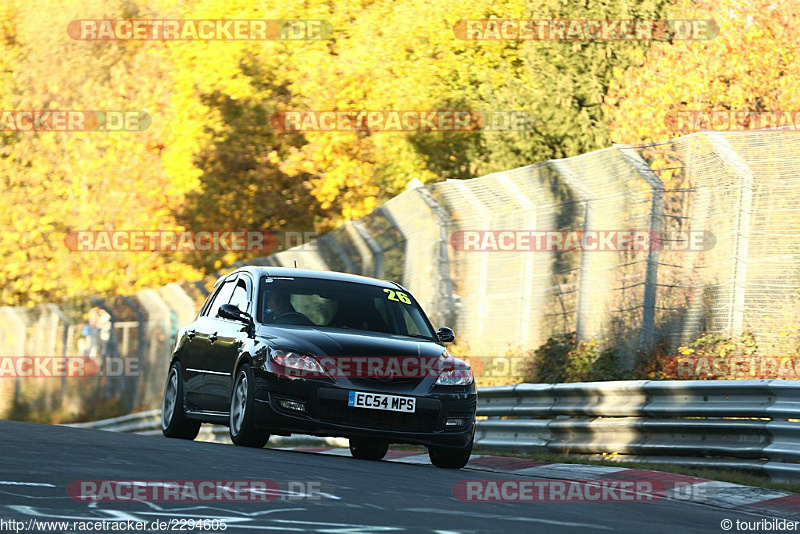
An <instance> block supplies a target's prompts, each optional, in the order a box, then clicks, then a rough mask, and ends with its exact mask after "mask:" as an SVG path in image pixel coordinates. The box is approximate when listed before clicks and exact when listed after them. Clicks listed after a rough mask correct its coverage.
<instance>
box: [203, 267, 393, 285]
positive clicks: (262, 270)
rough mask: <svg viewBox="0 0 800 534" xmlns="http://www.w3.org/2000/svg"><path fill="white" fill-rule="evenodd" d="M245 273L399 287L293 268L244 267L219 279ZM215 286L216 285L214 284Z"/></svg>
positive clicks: (347, 274)
mask: <svg viewBox="0 0 800 534" xmlns="http://www.w3.org/2000/svg"><path fill="white" fill-rule="evenodd" d="M241 272H246V273H250V274H251V275H253V276H254V277H256V278H259V277H261V276H286V277H292V278H314V279H317V280H336V281H339V282H352V283H356V284H368V285H372V286H379V287H388V288H392V289H396V288H398V287H401V286H400V284H397V283H396V282H390V281H387V280H380V279H378V278H370V277H369V276H361V275H358V274H350V273H340V272H336V271H318V270H314V269H297V268H294V267H261V266H253V265H251V266H245V267H240V268H238V269H236V270H235V271H232V272H231V273H229V274H227V275H225V276H223V277H221V278H220V279H221V280H224V279H225V278H227V277H228V276H230V275H231V274H234V273H241ZM215 285H216V284H215Z"/></svg>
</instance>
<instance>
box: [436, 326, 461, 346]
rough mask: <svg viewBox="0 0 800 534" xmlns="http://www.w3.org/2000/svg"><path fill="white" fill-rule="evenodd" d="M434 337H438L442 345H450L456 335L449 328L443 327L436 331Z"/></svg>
mask: <svg viewBox="0 0 800 534" xmlns="http://www.w3.org/2000/svg"><path fill="white" fill-rule="evenodd" d="M436 337H438V338H439V341H441V342H442V343H452V342H453V341H455V339H456V334H455V332H453V330H452V329H451V328H447V327H446V326H443V327H442V328H440V329H439V330H437V331H436Z"/></svg>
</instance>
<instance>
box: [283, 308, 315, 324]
mask: <svg viewBox="0 0 800 534" xmlns="http://www.w3.org/2000/svg"><path fill="white" fill-rule="evenodd" d="M273 322H274V324H296V325H309V326H310V325H313V324H314V323H313V322H311V319H309V318H308V317H306V316H305V315H303V314H302V313H300V312H296V311H292V312H286V313H282V314H280V315H277V316H276V317H275V319H274V320H273Z"/></svg>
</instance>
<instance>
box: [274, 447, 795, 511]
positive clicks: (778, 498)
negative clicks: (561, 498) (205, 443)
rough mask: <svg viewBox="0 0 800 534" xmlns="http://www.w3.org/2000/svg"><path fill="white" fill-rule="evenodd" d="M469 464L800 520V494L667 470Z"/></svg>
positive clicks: (502, 459)
mask: <svg viewBox="0 0 800 534" xmlns="http://www.w3.org/2000/svg"><path fill="white" fill-rule="evenodd" d="M283 450H290V451H295V452H309V453H316V454H326V455H330V456H346V457H350V451H349V450H348V449H344V448H329V447H287V448H284V449H283ZM384 461H389V462H394V463H404V464H424V465H430V460H429V458H428V454H427V453H425V454H420V453H419V452H413V451H391V450H390V451H389V452H388V453H387V454H386V457H385V458H384ZM465 469H468V470H470V469H472V470H478V471H490V472H493V473H505V474H510V475H515V476H530V477H536V478H543V479H553V480H582V481H588V480H594V481H620V482H622V481H626V482H627V481H631V482H637V481H640V482H659V483H661V485H663V487H664V488H666V489H665V490H664V491H662V492H661V493H660V494H658V495H657V496H659V497H661V498H664V499H669V500H676V501H684V502H694V503H698V504H705V505H708V506H715V507H718V508H724V509H729V510H737V511H742V512H749V513H753V514H759V515H764V516H770V517H776V518H780V519H791V520H795V521H800V494H796V493H789V492H786V491H778V490H771V489H764V488H756V487H751V486H743V485H741V484H732V483H730V482H719V481H716V480H709V479H707V478H697V477H691V476H687V475H676V474H673V473H665V472H662V471H648V470H643V469H630V468H626V467H610V466H602V465H584V464H557V463H547V462H541V461H537V460H529V459H526V458H514V457H509V456H488V455H480V454H473V455H472V458H471V459H470V461H469V463H468V464H467V466H466V468H465Z"/></svg>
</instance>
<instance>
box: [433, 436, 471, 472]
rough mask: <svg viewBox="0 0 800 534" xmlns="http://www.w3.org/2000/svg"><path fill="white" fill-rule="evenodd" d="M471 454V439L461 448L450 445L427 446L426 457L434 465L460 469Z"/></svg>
mask: <svg viewBox="0 0 800 534" xmlns="http://www.w3.org/2000/svg"><path fill="white" fill-rule="evenodd" d="M471 454H472V440H470V442H469V445H467V446H466V447H464V448H463V449H454V448H452V447H428V457H429V458H430V459H431V463H432V464H433V465H435V466H436V467H442V468H444V469H461V468H462V467H464V466H465V465H467V462H469V457H470V455H471Z"/></svg>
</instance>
